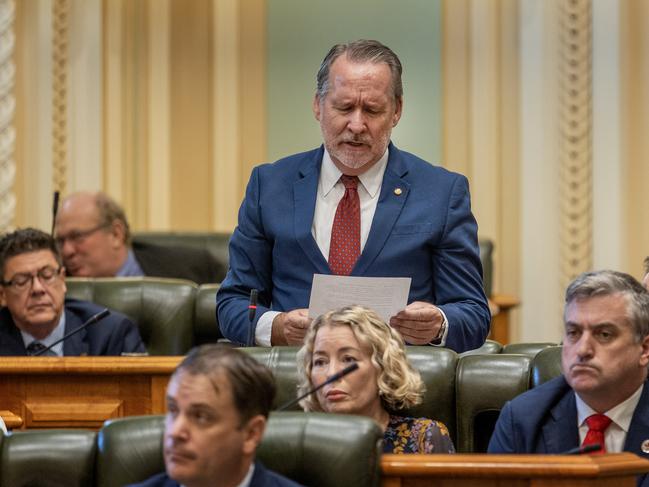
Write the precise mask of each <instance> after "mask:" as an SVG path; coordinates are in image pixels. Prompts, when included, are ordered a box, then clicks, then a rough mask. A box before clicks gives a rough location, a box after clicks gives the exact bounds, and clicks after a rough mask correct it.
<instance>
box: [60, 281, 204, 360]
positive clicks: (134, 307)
mask: <svg viewBox="0 0 649 487" xmlns="http://www.w3.org/2000/svg"><path fill="white" fill-rule="evenodd" d="M65 282H66V285H67V288H68V292H67V296H68V297H72V298H77V299H83V300H86V301H92V302H93V303H97V304H100V305H102V306H106V307H107V308H111V309H113V310H115V311H119V312H121V313H124V314H125V315H127V316H128V317H130V318H131V319H133V321H134V322H135V323H136V324H137V326H138V328H139V330H140V335H141V336H142V340H143V341H144V344H145V345H146V349H147V351H148V352H149V354H150V355H184V354H185V353H187V352H188V351H189V349H190V348H191V347H192V345H193V336H194V329H193V327H194V306H195V300H196V291H197V288H198V286H197V285H196V284H194V283H193V282H191V281H185V280H182V279H162V278H150V277H118V278H99V279H85V278H76V277H75V278H67V279H66V281H65ZM215 326H216V325H215Z"/></svg>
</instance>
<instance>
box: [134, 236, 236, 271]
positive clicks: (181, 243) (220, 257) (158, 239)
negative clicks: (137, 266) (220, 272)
mask: <svg viewBox="0 0 649 487" xmlns="http://www.w3.org/2000/svg"><path fill="white" fill-rule="evenodd" d="M230 235H231V234H230V233H229V232H135V233H134V234H133V241H134V242H144V243H151V244H156V245H162V246H166V247H191V248H195V249H205V250H207V251H208V252H209V253H210V254H212V257H214V258H215V259H216V261H217V262H219V263H220V264H222V265H223V268H224V269H227V268H228V262H229V254H228V245H229V243H230Z"/></svg>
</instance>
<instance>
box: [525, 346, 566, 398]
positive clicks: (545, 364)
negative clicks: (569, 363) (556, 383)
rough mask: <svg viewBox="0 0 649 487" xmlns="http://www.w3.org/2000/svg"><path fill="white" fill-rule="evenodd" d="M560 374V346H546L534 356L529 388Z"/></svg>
mask: <svg viewBox="0 0 649 487" xmlns="http://www.w3.org/2000/svg"><path fill="white" fill-rule="evenodd" d="M560 375H561V346H559V345H557V346H554V347H550V348H546V349H544V350H541V351H540V352H539V353H537V354H536V355H535V356H534V360H533V361H532V374H531V377H530V388H532V387H537V386H540V385H541V384H543V383H544V382H547V381H549V380H551V379H554V378H555V377H559V376H560Z"/></svg>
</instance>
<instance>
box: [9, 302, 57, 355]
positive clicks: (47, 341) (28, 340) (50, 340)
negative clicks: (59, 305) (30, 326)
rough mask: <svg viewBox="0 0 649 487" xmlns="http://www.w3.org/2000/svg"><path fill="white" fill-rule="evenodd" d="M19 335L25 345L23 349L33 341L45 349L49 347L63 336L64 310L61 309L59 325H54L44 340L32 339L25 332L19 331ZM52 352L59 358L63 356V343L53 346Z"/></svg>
mask: <svg viewBox="0 0 649 487" xmlns="http://www.w3.org/2000/svg"><path fill="white" fill-rule="evenodd" d="M20 334H21V335H22V337H23V343H24V344H25V348H27V347H28V346H29V345H30V344H31V343H32V342H33V341H37V342H39V343H42V344H43V345H45V346H46V347H49V346H50V345H51V344H52V343H54V342H55V341H57V340H60V339H61V338H63V335H64V334H65V308H64V309H63V312H62V313H61V317H60V318H59V323H58V325H56V327H55V328H54V329H53V330H52V333H50V334H49V335H47V336H46V337H45V338H43V339H42V340H38V339H36V338H34V337H33V336H32V335H30V334H29V333H27V332H26V331H23V330H20ZM52 351H53V352H54V353H56V354H57V355H58V356H59V357H62V356H63V342H61V343H59V344H58V345H55V346H54V347H53V348H52Z"/></svg>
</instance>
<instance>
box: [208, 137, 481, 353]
mask: <svg viewBox="0 0 649 487" xmlns="http://www.w3.org/2000/svg"><path fill="white" fill-rule="evenodd" d="M323 152H324V150H323V148H322V147H320V148H318V149H316V150H313V151H310V152H305V153H302V154H296V155H293V156H290V157H287V158H285V159H281V160H279V161H277V162H276V163H274V164H264V165H262V166H259V167H256V168H255V169H254V170H253V171H252V175H251V176H250V181H249V183H248V187H247V190H246V196H245V199H244V201H243V203H242V205H241V208H240V210H239V223H238V226H237V228H236V229H235V231H234V233H233V235H232V238H231V239H230V269H229V270H228V274H227V276H226V278H225V280H224V281H223V282H222V284H221V287H220V288H219V291H218V294H217V315H218V322H219V324H220V327H221V331H222V332H223V335H224V336H225V337H227V338H229V339H230V340H232V341H234V342H238V343H247V342H248V336H249V334H250V333H249V331H250V323H249V321H248V312H247V307H248V301H249V296H250V290H251V289H257V290H258V291H259V302H258V308H257V315H256V318H255V321H254V323H253V325H256V320H258V319H259V316H261V315H262V314H263V313H265V312H266V311H268V310H269V309H272V310H275V311H289V310H292V309H296V308H307V307H308V305H309V294H310V290H311V283H312V280H313V275H314V274H316V273H318V274H331V270H330V269H329V265H328V264H327V258H326V257H325V256H323V255H322V253H321V252H320V249H319V248H318V245H317V243H316V241H315V240H314V239H313V237H312V235H311V224H312V222H313V214H314V211H315V203H316V195H317V186H318V179H319V175H320V166H321V164H322V155H323ZM397 188H399V189H400V190H401V192H400V194H396V193H395V189H397ZM351 275H352V276H369V277H411V278H412V284H411V288H410V295H409V297H408V300H409V302H412V301H417V300H419V301H426V302H429V303H433V304H435V305H437V306H439V307H440V308H441V309H442V310H443V311H444V313H445V314H446V317H447V318H448V321H449V324H450V326H449V331H448V337H447V341H446V345H447V346H448V347H450V348H452V349H454V350H456V351H459V352H461V351H464V350H469V349H473V348H477V347H479V346H481V345H482V344H483V343H484V341H485V338H486V336H487V334H488V332H489V322H490V319H491V316H490V313H489V308H488V306H487V300H486V297H485V295H484V291H483V288H482V266H481V263H480V257H479V249H478V238H477V224H476V221H475V218H474V217H473V214H472V213H471V203H470V196H469V186H468V182H467V179H466V178H465V177H464V176H462V175H459V174H455V173H452V172H449V171H447V170H445V169H442V168H439V167H435V166H432V165H431V164H429V163H427V162H426V161H424V160H422V159H420V158H418V157H416V156H414V155H412V154H409V153H407V152H402V151H400V150H398V149H397V148H396V147H395V146H394V145H392V144H390V157H389V160H388V164H387V167H386V170H385V175H384V177H383V183H382V186H381V194H380V195H379V201H378V204H377V207H376V213H375V215H374V220H373V221H372V226H371V229H370V233H369V237H368V239H367V243H366V245H365V248H364V249H363V253H362V254H361V256H360V257H359V259H358V261H357V262H356V265H355V266H354V269H353V270H352V274H351ZM349 304H352V303H349Z"/></svg>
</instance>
